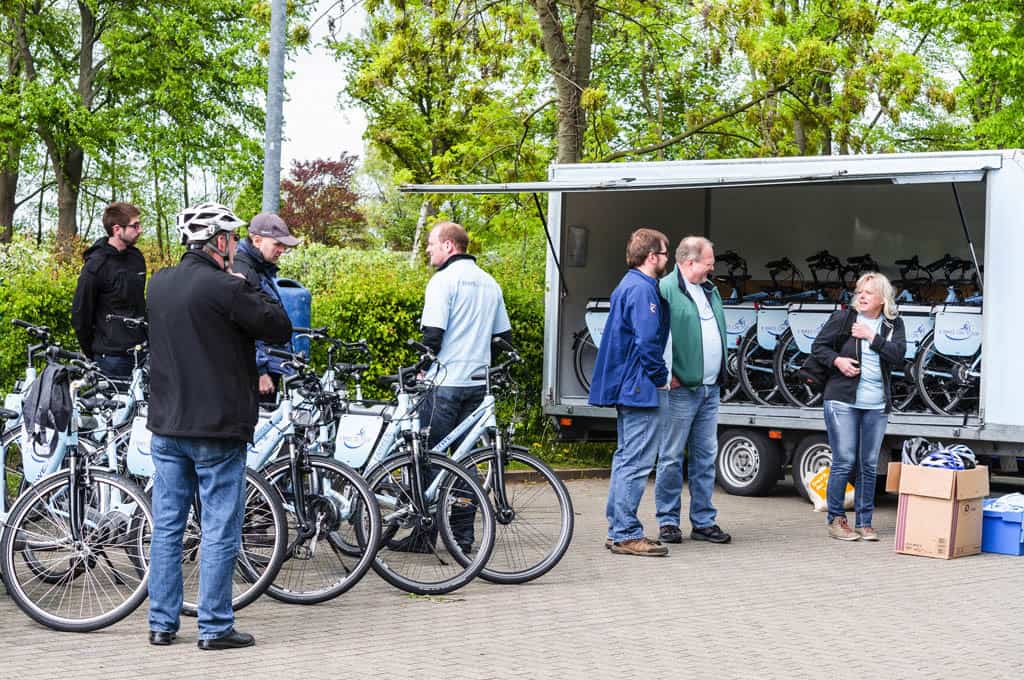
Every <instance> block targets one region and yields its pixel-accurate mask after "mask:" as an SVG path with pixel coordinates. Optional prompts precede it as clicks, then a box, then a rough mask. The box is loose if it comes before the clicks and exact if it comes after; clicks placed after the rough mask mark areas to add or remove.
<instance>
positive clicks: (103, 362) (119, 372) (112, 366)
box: [93, 354, 135, 379]
mask: <svg viewBox="0 0 1024 680" xmlns="http://www.w3.org/2000/svg"><path fill="white" fill-rule="evenodd" d="M93 359H95V361H96V365H97V366H99V368H100V372H102V373H103V375H105V376H107V377H108V378H121V379H128V378H131V377H132V369H134V368H135V361H134V360H133V359H132V358H131V357H130V356H121V355H119V354H97V355H95V356H94V357H93Z"/></svg>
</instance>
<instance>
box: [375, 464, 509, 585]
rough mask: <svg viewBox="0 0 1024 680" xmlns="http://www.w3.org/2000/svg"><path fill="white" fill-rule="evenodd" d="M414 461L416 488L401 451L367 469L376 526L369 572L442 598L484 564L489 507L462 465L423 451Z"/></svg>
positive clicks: (489, 540) (490, 539) (489, 539)
mask: <svg viewBox="0 0 1024 680" xmlns="http://www.w3.org/2000/svg"><path fill="white" fill-rule="evenodd" d="M422 463H423V464H422V466H421V469H420V471H419V475H418V477H419V478H420V479H421V480H422V487H423V488H422V490H421V491H422V493H417V491H416V490H415V489H414V488H413V487H414V484H415V481H414V480H415V478H416V476H414V475H413V465H414V463H413V457H412V456H411V455H409V454H400V455H398V456H394V457H392V458H389V459H387V460H385V461H384V462H382V463H381V464H380V465H379V466H378V467H377V468H375V469H374V470H373V472H371V473H370V474H369V485H370V489H371V490H372V491H373V493H374V495H375V496H376V497H377V502H378V503H379V504H380V508H381V515H382V520H383V523H384V540H383V542H382V543H381V546H380V549H379V550H378V551H377V557H376V559H374V561H373V569H374V571H376V572H377V574H379V575H380V577H381V578H383V579H384V580H385V581H387V582H388V583H390V584H391V585H393V586H395V587H396V588H399V589H401V590H404V591H406V592H409V593H415V594H417V595H443V594H445V593H450V592H452V591H454V590H457V589H459V588H461V587H462V586H464V585H466V584H467V583H469V582H470V581H472V580H473V579H474V578H475V577H476V575H477V574H479V573H480V571H481V570H482V569H483V568H484V567H485V566H486V565H487V560H488V559H489V558H490V556H491V551H492V550H493V548H494V535H495V525H494V511H493V510H492V508H491V503H490V501H489V500H488V499H487V492H486V491H484V489H483V487H481V486H480V482H478V481H477V480H476V478H475V477H474V475H473V473H472V472H470V471H469V470H468V469H466V468H464V467H462V466H460V465H459V464H458V463H456V462H454V461H452V460H451V459H449V458H448V457H446V456H440V455H437V454H430V455H426V454H424V455H423V456H422ZM419 496H422V497H424V501H425V507H424V505H423V504H421V503H419V502H417V500H416V499H417V497H419ZM438 539H440V540H438Z"/></svg>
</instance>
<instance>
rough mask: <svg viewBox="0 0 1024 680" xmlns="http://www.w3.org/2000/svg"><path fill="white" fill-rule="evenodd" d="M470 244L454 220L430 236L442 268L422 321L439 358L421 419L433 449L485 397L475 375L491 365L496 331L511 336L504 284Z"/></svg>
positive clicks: (430, 248) (433, 258)
mask: <svg viewBox="0 0 1024 680" xmlns="http://www.w3.org/2000/svg"><path fill="white" fill-rule="evenodd" d="M468 246H469V235H468V234H467V233H466V230H465V229H463V228H462V227H461V226H460V225H458V224H455V223H454V222H439V223H437V224H436V225H434V228H433V229H432V230H431V231H430V237H429V238H428V239H427V256H428V257H429V258H430V264H431V266H433V267H436V268H437V273H436V274H434V276H433V277H432V278H431V279H430V282H429V283H428V284H427V291H426V295H425V296H424V302H423V316H422V318H421V320H420V326H421V328H422V329H423V344H425V345H427V346H428V347H430V348H431V349H432V350H434V353H435V354H436V355H437V361H435V362H434V364H433V365H432V366H431V367H430V369H429V370H428V372H427V378H429V379H430V380H431V381H432V382H433V383H434V388H433V393H432V394H431V395H429V396H428V397H427V399H426V403H425V404H424V405H423V406H422V407H420V423H421V425H422V426H423V427H428V426H429V427H430V437H429V439H428V444H429V446H430V448H431V449H433V448H434V447H435V446H436V445H437V443H438V442H440V441H441V440H442V439H444V438H445V437H447V436H448V433H449V432H451V431H452V430H453V429H455V427H456V426H457V425H458V424H459V423H460V422H462V420H464V419H465V418H466V417H467V416H468V415H469V414H470V413H472V412H473V410H474V409H475V408H476V407H477V406H479V405H480V402H482V401H483V398H484V393H485V391H486V388H485V386H484V385H483V384H482V383H480V382H479V381H477V382H474V381H472V380H470V376H471V375H472V374H473V372H474V371H476V370H477V369H479V368H480V367H481V366H489V365H490V364H491V341H492V339H493V338H494V336H498V337H502V338H504V339H505V340H508V341H509V342H511V340H512V326H511V324H510V323H509V319H508V312H507V311H506V310H505V299H504V297H503V296H502V293H501V286H499V285H498V282H497V281H495V280H494V278H493V277H492V276H491V275H490V274H488V273H487V272H485V271H484V270H482V269H480V267H478V266H477V264H476V258H474V257H473V256H472V255H467V254H466V249H467V248H468ZM453 448H454V447H453Z"/></svg>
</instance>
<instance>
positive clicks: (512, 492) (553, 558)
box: [456, 446, 574, 584]
mask: <svg viewBox="0 0 1024 680" xmlns="http://www.w3.org/2000/svg"><path fill="white" fill-rule="evenodd" d="M498 460H499V458H498V452H497V451H496V450H494V449H493V448H488V449H477V450H475V451H471V452H470V454H469V455H468V456H467V457H466V459H465V460H464V461H460V462H462V463H463V465H465V466H466V467H467V468H469V469H471V470H475V471H476V473H477V476H478V477H479V478H480V479H482V480H483V487H484V490H485V491H487V494H488V496H489V498H490V501H491V504H492V505H494V512H495V516H494V521H495V539H494V551H493V552H492V553H491V559H490V560H489V561H488V562H487V566H486V567H484V569H483V570H482V571H481V572H480V578H483V579H486V580H488V581H491V582H493V583H503V584H504V583H526V582H527V581H532V580H533V579H535V578H538V577H540V576H543V575H544V574H546V573H547V572H548V571H550V570H551V569H552V568H553V567H554V566H555V565H556V564H558V562H559V561H560V560H561V559H562V556H563V555H565V551H566V550H567V549H568V548H569V544H570V543H571V542H572V532H573V523H574V516H573V510H572V498H571V497H570V496H569V491H568V489H566V488H565V484H564V483H562V480H561V479H559V478H558V475H556V474H555V472H554V470H552V469H551V468H549V467H548V466H547V465H545V464H544V463H542V462H541V461H540V460H538V459H537V458H534V457H533V456H531V455H529V454H528V453H527V452H526V449H523V448H521V447H518V446H512V447H509V451H508V453H507V454H506V456H505V462H504V466H505V467H504V472H505V473H506V474H508V473H509V471H510V468H512V467H513V466H515V467H516V468H518V469H517V470H516V472H517V473H519V474H521V475H522V476H523V477H525V479H522V480H521V481H515V482H511V481H509V480H508V478H507V477H506V478H505V484H504V488H503V489H498V479H497V475H496V468H497V466H498ZM524 473H525V474H524ZM499 491H501V493H499ZM456 557H457V558H458V557H461V553H460V554H457V555H456ZM463 559H465V558H463Z"/></svg>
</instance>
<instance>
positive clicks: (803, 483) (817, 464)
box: [793, 432, 832, 501]
mask: <svg viewBox="0 0 1024 680" xmlns="http://www.w3.org/2000/svg"><path fill="white" fill-rule="evenodd" d="M831 465H832V447H831V446H829V444H828V437H827V436H826V435H825V434H824V433H823V432H814V433H812V434H809V435H807V436H806V437H804V438H803V439H801V440H800V443H798V444H797V445H796V449H794V451H793V486H794V487H796V492H797V493H798V494H800V497H801V498H803V499H804V500H808V501H809V500H811V497H810V495H808V493H807V482H809V481H810V480H811V477H813V476H814V475H816V474H817V473H818V472H819V471H820V470H821V469H822V468H825V467H829V466H831Z"/></svg>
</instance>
